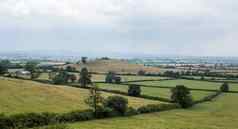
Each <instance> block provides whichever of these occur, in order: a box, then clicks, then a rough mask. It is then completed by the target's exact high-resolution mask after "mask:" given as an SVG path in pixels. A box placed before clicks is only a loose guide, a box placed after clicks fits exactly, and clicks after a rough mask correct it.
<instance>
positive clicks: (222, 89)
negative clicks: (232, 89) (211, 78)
mask: <svg viewBox="0 0 238 129" xmlns="http://www.w3.org/2000/svg"><path fill="white" fill-rule="evenodd" d="M220 90H221V91H222V92H229V84H228V83H227V82H224V83H223V84H222V86H221V87H220Z"/></svg>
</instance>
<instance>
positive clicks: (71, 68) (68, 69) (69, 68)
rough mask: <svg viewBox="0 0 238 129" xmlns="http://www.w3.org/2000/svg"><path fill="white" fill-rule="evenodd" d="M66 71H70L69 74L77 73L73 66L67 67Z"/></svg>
mask: <svg viewBox="0 0 238 129" xmlns="http://www.w3.org/2000/svg"><path fill="white" fill-rule="evenodd" d="M66 71H68V72H75V71H76V68H75V67H73V66H67V67H66Z"/></svg>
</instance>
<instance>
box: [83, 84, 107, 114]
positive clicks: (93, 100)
mask: <svg viewBox="0 0 238 129" xmlns="http://www.w3.org/2000/svg"><path fill="white" fill-rule="evenodd" d="M85 103H86V104H87V105H89V106H90V107H91V108H92V109H93V110H94V112H95V116H97V111H98V108H99V107H100V106H101V105H102V103H103V97H102V96H101V93H100V91H99V89H98V87H97V85H92V87H91V88H90V92H89V97H88V98H87V99H86V100H85Z"/></svg>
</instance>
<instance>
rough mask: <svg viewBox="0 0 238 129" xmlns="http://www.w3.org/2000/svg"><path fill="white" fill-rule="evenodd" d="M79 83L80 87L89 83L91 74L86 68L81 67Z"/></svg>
mask: <svg viewBox="0 0 238 129" xmlns="http://www.w3.org/2000/svg"><path fill="white" fill-rule="evenodd" d="M79 83H80V84H81V86H82V87H86V86H87V85H88V84H91V75H90V74H89V72H88V69H87V68H82V69H81V72H80V78H79Z"/></svg>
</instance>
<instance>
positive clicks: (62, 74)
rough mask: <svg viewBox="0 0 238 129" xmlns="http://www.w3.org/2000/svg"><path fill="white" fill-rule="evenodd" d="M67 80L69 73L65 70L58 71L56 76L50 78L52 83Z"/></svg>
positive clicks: (65, 81) (61, 82)
mask: <svg viewBox="0 0 238 129" xmlns="http://www.w3.org/2000/svg"><path fill="white" fill-rule="evenodd" d="M68 80H69V74H68V73H67V72H65V71H60V72H59V73H58V74H56V76H55V77H54V78H53V79H52V81H53V83H54V84H65V83H67V82H68Z"/></svg>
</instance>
